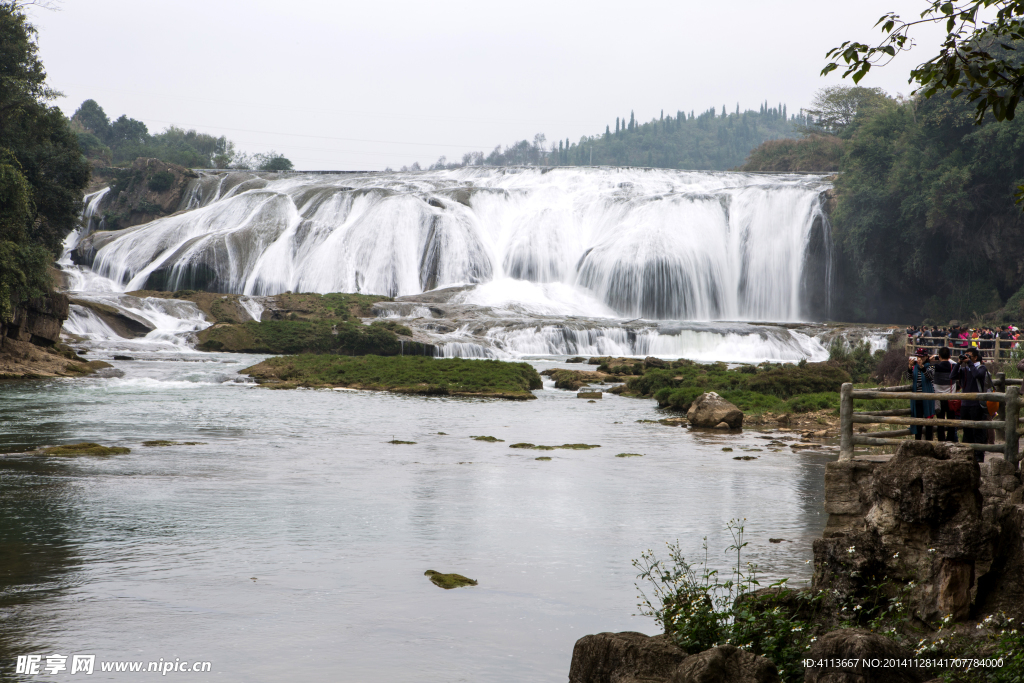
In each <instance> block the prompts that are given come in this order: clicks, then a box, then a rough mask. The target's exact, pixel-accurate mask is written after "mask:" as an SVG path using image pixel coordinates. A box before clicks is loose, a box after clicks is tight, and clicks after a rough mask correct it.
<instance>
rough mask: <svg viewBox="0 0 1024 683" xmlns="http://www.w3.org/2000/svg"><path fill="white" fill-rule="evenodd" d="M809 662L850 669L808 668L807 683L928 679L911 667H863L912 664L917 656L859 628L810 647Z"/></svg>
mask: <svg viewBox="0 0 1024 683" xmlns="http://www.w3.org/2000/svg"><path fill="white" fill-rule="evenodd" d="M807 658H808V659H810V660H819V661H821V660H830V663H835V664H844V663H845V664H847V665H848V666H835V667H823V668H814V667H809V668H808V669H807V673H806V674H805V677H804V681H806V683H921V681H924V680H926V679H927V678H928V675H926V674H925V673H924V672H923V670H922V669H915V668H914V667H912V666H905V667H896V668H878V667H870V666H862V665H861V663H862V662H865V661H866V660H871V659H878V660H879V661H883V662H910V661H911V660H912V659H913V658H914V655H913V653H911V652H909V651H907V650H904V649H903V648H901V647H900V646H899V645H897V644H896V643H894V642H892V641H891V640H889V639H888V638H886V637H885V636H882V635H879V634H877V633H872V632H870V631H866V630H863V629H859V628H858V629H840V630H838V631H832V632H831V633H826V634H825V635H824V636H822V637H821V638H819V639H818V640H817V641H816V642H815V643H814V644H813V645H811V650H810V652H808V653H807Z"/></svg>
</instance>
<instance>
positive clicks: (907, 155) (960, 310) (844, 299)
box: [834, 96, 1024, 323]
mask: <svg viewBox="0 0 1024 683" xmlns="http://www.w3.org/2000/svg"><path fill="white" fill-rule="evenodd" d="M974 109H975V107H974V104H973V103H971V102H969V101H966V98H957V99H950V98H949V97H946V96H936V97H933V98H932V99H912V100H907V101H900V100H895V99H891V98H886V100H885V101H883V102H882V103H880V104H879V105H878V106H875V107H871V108H869V109H868V110H867V111H866V112H865V113H864V114H863V115H862V116H860V117H858V120H857V121H856V125H855V126H854V127H853V130H851V131H850V133H849V135H848V137H847V139H846V140H845V145H844V147H845V149H844V154H843V158H842V161H841V164H840V168H841V170H842V173H840V175H839V176H838V178H837V180H836V196H837V205H836V209H835V213H834V224H835V237H836V244H837V246H838V257H839V262H838V265H839V269H840V279H839V284H840V289H839V291H838V292H837V293H838V294H839V301H840V303H841V309H840V312H841V313H842V314H843V317H845V318H847V319H857V320H908V321H920V320H921V319H923V318H927V319H932V320H934V321H936V322H941V323H945V322H948V321H949V320H950V319H954V318H955V319H960V320H965V319H971V318H973V317H974V316H975V315H980V314H984V313H986V312H991V311H994V310H997V309H1000V308H1002V307H1003V306H1004V304H1006V303H1010V304H1011V305H1010V306H1007V307H1006V308H1004V309H1003V310H1002V311H1000V313H999V315H998V316H997V318H1005V319H1007V320H1015V321H1020V320H1022V319H1024V311H1022V310H1021V307H1020V304H1021V303H1022V301H1021V298H1022V296H1024V294H1022V293H1021V292H1019V290H1021V286H1022V284H1024V239H1022V237H1024V219H1022V215H1021V208H1020V207H1019V206H1017V205H1016V204H1015V203H1014V193H1015V192H1016V191H1017V187H1018V186H1019V185H1020V184H1021V183H1024V120H1022V119H1021V118H1017V119H1014V120H1012V121H1003V122H997V121H995V120H994V119H992V118H991V117H988V118H986V119H985V121H984V122H983V123H982V124H981V125H978V126H976V125H974ZM1015 295H1016V296H1015ZM1011 300H1012V301H1011Z"/></svg>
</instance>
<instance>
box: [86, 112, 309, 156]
mask: <svg viewBox="0 0 1024 683" xmlns="http://www.w3.org/2000/svg"><path fill="white" fill-rule="evenodd" d="M71 124H72V127H73V128H74V130H75V131H76V132H77V134H78V143H79V145H80V146H81V148H82V153H83V154H85V155H86V156H87V157H88V158H89V159H90V160H92V161H93V163H95V164H97V165H105V166H124V165H128V164H131V163H132V162H133V161H135V160H136V159H138V158H139V157H146V158H150V159H159V160H161V161H166V162H168V163H172V164H178V165H179V166H185V167H186V168H238V169H249V170H260V171H290V170H291V169H292V162H291V161H289V160H288V159H287V158H285V157H284V156H283V155H281V154H278V153H277V152H274V151H271V152H268V153H266V154H253V155H250V154H245V153H243V152H239V151H238V150H236V149H235V145H234V143H232V142H231V141H230V140H228V139H227V138H225V137H224V136H220V137H216V136H214V135H208V134H206V133H199V132H196V131H195V130H184V129H182V128H178V127H176V126H169V127H168V128H167V130H165V131H164V132H162V133H157V134H155V135H151V134H150V132H149V130H148V128H147V127H146V124H145V123H143V122H142V121H137V120H136V119H133V118H130V117H128V116H127V115H125V114H122V115H121V116H120V117H118V118H117V119H115V120H114V121H111V120H110V118H109V117H108V116H107V114H106V112H105V111H103V107H101V106H100V105H99V104H98V103H97V102H96V100H86V101H85V102H82V104H81V106H80V107H78V110H77V111H76V112H75V114H74V116H72V117H71Z"/></svg>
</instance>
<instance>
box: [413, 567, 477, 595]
mask: <svg viewBox="0 0 1024 683" xmlns="http://www.w3.org/2000/svg"><path fill="white" fill-rule="evenodd" d="M423 576H429V577H430V582H431V583H432V584H434V585H435V586H440V587H441V588H444V589H445V590H451V589H452V588H460V587H462V586H475V585H476V584H477V582H476V581H474V580H473V579H470V578H468V577H465V576H463V575H462V574H442V573H441V572H436V571H434V570H433V569H428V570H427V571H425V572H423Z"/></svg>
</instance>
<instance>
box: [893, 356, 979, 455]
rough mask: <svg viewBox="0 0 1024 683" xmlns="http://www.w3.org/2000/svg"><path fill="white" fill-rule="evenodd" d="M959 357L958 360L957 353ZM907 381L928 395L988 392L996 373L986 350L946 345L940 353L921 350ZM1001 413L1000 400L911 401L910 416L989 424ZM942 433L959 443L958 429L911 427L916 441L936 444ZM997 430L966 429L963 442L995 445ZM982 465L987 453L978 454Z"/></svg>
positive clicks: (943, 437) (945, 438)
mask: <svg viewBox="0 0 1024 683" xmlns="http://www.w3.org/2000/svg"><path fill="white" fill-rule="evenodd" d="M954 351H955V353H956V354H957V355H956V356H955V357H954V355H953V353H954ZM906 375H907V378H908V379H909V380H910V383H911V391H912V392H918V393H924V394H953V393H965V394H975V393H986V392H991V391H993V386H992V374H991V373H990V372H989V369H988V367H987V366H986V365H985V359H984V358H983V356H982V349H981V348H980V347H979V346H971V347H968V348H966V349H963V350H960V349H955V350H952V349H950V347H948V346H943V347H941V348H940V349H939V352H938V353H937V354H934V355H933V354H932V353H931V351H930V350H929V349H927V348H924V347H921V348H918V349H917V352H916V354H915V355H913V356H911V357H910V358H909V359H908V361H907V373H906ZM998 410H999V403H998V402H996V401H983V400H981V401H979V400H973V401H968V400H959V399H951V400H946V401H943V400H934V399H932V400H922V401H917V400H914V401H911V402H910V414H911V416H912V417H918V418H938V419H940V420H970V421H975V422H978V421H987V420H992V419H995V418H994V416H995V414H996V413H997V412H998ZM936 430H937V431H938V434H937V436H938V440H939V441H950V442H954V443H955V442H956V441H957V440H958V438H957V431H958V430H957V428H956V427H944V426H943V427H921V426H914V427H911V431H912V432H914V438H915V439H917V440H918V441H920V440H921V439H922V438H923V439H925V440H927V441H932V440H933V438H934V437H935V436H936V433H935V432H936ZM994 442H995V431H994V430H991V429H984V428H982V429H970V428H964V429H963V443H976V444H984V443H994ZM974 458H975V460H977V461H978V462H983V461H984V452H983V451H977V450H976V451H974Z"/></svg>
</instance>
